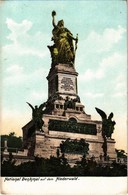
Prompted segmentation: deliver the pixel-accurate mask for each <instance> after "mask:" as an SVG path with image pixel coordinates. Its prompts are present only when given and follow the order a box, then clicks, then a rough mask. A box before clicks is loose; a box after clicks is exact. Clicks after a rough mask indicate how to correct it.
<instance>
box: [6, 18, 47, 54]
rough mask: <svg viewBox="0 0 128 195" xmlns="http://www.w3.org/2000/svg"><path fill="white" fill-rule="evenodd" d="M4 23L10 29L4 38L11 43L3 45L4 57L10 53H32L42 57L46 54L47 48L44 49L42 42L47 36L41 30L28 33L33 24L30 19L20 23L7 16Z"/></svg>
mask: <svg viewBox="0 0 128 195" xmlns="http://www.w3.org/2000/svg"><path fill="white" fill-rule="evenodd" d="M6 24H7V27H8V29H9V30H10V31H11V32H10V34H9V35H8V36H7V37H6V38H7V39H8V40H10V41H12V43H10V44H7V45H5V46H3V48H2V54H3V55H6V57H8V56H10V55H11V56H15V55H18V56H24V55H32V56H37V57H39V58H43V57H44V56H46V55H47V54H48V50H46V49H44V48H43V44H42V42H43V40H46V39H47V38H48V36H47V35H46V34H43V33H41V32H36V33H35V34H30V33H29V31H30V30H31V28H32V25H33V24H32V22H31V21H28V20H23V21H22V22H21V23H16V22H15V21H14V20H12V19H10V18H7V20H6ZM37 43H38V44H37Z"/></svg>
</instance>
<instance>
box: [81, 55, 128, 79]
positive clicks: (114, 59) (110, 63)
mask: <svg viewBox="0 0 128 195" xmlns="http://www.w3.org/2000/svg"><path fill="white" fill-rule="evenodd" d="M125 65H126V55H124V54H121V53H117V52H115V53H113V54H112V55H110V56H108V57H105V58H103V59H102V60H101V62H100V63H99V66H97V69H96V70H94V68H93V69H90V68H89V69H87V70H86V71H85V72H84V73H81V74H80V75H79V79H80V81H90V80H93V79H102V78H104V77H105V76H106V75H107V74H109V73H111V72H115V70H116V69H117V71H118V70H119V69H120V66H123V67H124V66H125ZM93 67H96V66H95V64H94V66H93Z"/></svg>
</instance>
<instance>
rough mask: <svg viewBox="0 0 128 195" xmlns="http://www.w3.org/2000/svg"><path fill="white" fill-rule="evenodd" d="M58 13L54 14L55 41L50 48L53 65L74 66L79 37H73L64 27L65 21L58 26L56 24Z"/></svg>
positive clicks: (59, 22) (53, 38) (61, 21)
mask: <svg viewBox="0 0 128 195" xmlns="http://www.w3.org/2000/svg"><path fill="white" fill-rule="evenodd" d="M55 15H56V12H55V11H53V12H52V18H53V19H52V24H53V27H54V29H53V31H52V34H53V36H52V41H54V45H53V46H48V48H49V50H50V52H51V57H52V65H56V64H58V63H62V64H69V65H71V66H73V65H74V59H75V51H76V49H77V42H78V35H77V36H76V38H74V37H73V35H72V33H71V32H70V31H69V30H68V29H67V28H65V27H64V21H63V20H60V21H58V24H56V23H55ZM73 40H74V41H75V48H74V45H73Z"/></svg>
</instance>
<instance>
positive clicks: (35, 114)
mask: <svg viewBox="0 0 128 195" xmlns="http://www.w3.org/2000/svg"><path fill="white" fill-rule="evenodd" d="M27 104H28V105H29V106H30V107H31V109H32V119H33V121H34V125H35V130H37V131H42V126H43V124H44V122H43V120H42V116H43V113H44V108H45V107H46V103H43V104H41V105H40V106H39V107H38V106H35V108H34V107H33V106H32V105H31V104H30V103H28V102H27Z"/></svg>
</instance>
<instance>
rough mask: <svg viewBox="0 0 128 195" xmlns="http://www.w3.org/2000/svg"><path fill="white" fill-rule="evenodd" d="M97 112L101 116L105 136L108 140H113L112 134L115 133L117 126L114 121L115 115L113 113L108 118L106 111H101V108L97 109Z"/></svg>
mask: <svg viewBox="0 0 128 195" xmlns="http://www.w3.org/2000/svg"><path fill="white" fill-rule="evenodd" d="M96 111H97V112H98V113H99V114H100V116H101V118H102V132H103V134H104V135H105V136H106V137H107V138H110V139H111V136H112V133H113V131H114V126H115V124H116V122H115V121H112V118H113V116H114V114H113V113H112V112H111V113H110V115H109V116H108V118H107V115H106V113H105V112H104V111H102V110H100V109H99V108H96Z"/></svg>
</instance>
